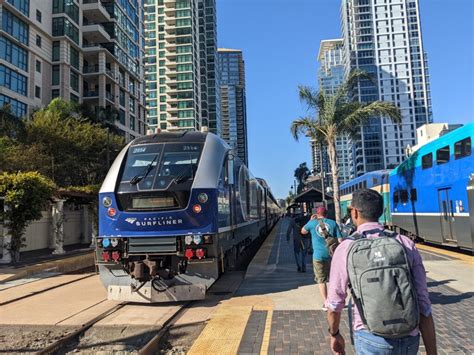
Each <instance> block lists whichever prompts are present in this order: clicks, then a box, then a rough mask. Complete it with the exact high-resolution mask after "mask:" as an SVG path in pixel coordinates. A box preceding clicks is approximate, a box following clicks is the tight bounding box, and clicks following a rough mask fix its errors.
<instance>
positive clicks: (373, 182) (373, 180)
mask: <svg viewBox="0 0 474 355" xmlns="http://www.w3.org/2000/svg"><path fill="white" fill-rule="evenodd" d="M378 183H379V180H378V179H377V178H372V185H373V186H376V185H377V184H378Z"/></svg>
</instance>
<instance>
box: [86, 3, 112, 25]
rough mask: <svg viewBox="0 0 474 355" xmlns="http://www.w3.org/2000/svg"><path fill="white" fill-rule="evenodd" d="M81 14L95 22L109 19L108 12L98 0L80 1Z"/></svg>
mask: <svg viewBox="0 0 474 355" xmlns="http://www.w3.org/2000/svg"><path fill="white" fill-rule="evenodd" d="M82 13H83V16H84V17H85V18H86V19H88V20H92V21H95V22H101V21H111V20H112V18H111V17H110V14H109V12H108V11H107V10H106V9H105V7H104V6H103V5H102V3H101V2H100V1H99V0H83V1H82Z"/></svg>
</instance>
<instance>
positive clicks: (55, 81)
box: [51, 65, 61, 85]
mask: <svg viewBox="0 0 474 355" xmlns="http://www.w3.org/2000/svg"><path fill="white" fill-rule="evenodd" d="M60 76H61V71H60V67H59V65H53V69H52V78H51V84H52V85H59V79H60Z"/></svg>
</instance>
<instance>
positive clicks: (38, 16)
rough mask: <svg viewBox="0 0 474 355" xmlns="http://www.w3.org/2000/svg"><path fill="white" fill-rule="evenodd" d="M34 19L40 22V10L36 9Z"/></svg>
mask: <svg viewBox="0 0 474 355" xmlns="http://www.w3.org/2000/svg"><path fill="white" fill-rule="evenodd" d="M36 21H38V22H41V11H40V10H36Z"/></svg>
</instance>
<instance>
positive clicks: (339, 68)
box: [311, 39, 354, 184]
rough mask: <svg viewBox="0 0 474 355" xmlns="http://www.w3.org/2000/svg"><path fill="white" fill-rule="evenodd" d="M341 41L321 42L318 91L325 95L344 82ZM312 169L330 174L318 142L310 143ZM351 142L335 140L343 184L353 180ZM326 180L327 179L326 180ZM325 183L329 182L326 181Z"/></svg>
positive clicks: (341, 139)
mask: <svg viewBox="0 0 474 355" xmlns="http://www.w3.org/2000/svg"><path fill="white" fill-rule="evenodd" d="M343 54H344V48H343V40H342V39H330V40H323V41H321V44H320V47H319V53H318V62H319V72H318V82H319V89H320V90H322V91H323V92H324V94H325V95H329V96H330V95H334V94H335V93H336V91H337V90H338V88H339V86H340V85H341V84H342V82H343V81H344V72H345V66H344V61H343ZM311 148H312V158H313V169H315V170H316V171H317V172H321V171H326V172H327V173H329V172H330V167H329V158H328V155H327V149H326V148H325V147H324V146H323V147H322V152H320V149H321V145H320V144H318V142H314V141H313V142H311ZM352 148H353V146H352V141H351V139H350V138H349V137H345V136H344V137H339V138H337V140H336V153H337V157H338V168H339V180H340V181H339V182H340V183H341V184H344V183H346V182H348V181H350V180H351V179H352V178H354V164H353V150H352ZM327 180H328V179H327ZM326 182H327V183H328V182H329V181H326Z"/></svg>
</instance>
